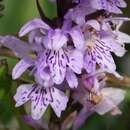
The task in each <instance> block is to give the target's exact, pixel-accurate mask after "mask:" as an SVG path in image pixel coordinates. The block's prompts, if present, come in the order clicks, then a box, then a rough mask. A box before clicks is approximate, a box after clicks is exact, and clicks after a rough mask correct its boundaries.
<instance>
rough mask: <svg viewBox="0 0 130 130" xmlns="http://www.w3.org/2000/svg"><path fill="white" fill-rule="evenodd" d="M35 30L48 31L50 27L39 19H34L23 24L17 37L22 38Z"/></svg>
mask: <svg viewBox="0 0 130 130" xmlns="http://www.w3.org/2000/svg"><path fill="white" fill-rule="evenodd" d="M35 29H45V30H48V29H50V27H49V25H47V24H46V23H45V22H44V21H42V20H41V19H34V20H31V21H29V22H28V23H27V24H25V25H24V26H23V27H22V28H21V30H20V32H19V36H20V37H22V36H24V35H26V34H27V33H29V32H30V31H33V30H35Z"/></svg>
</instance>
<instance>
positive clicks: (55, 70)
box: [48, 49, 67, 84]
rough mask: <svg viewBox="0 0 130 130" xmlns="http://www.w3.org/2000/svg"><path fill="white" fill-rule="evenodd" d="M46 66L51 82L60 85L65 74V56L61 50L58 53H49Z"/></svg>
mask: <svg viewBox="0 0 130 130" xmlns="http://www.w3.org/2000/svg"><path fill="white" fill-rule="evenodd" d="M48 64H49V67H50V73H51V76H52V79H53V81H54V82H55V83H56V84H61V83H62V82H63V80H64V78H65V74H66V64H67V61H66V56H65V53H64V51H63V50H62V49H60V50H59V51H51V54H50V55H49V57H48Z"/></svg>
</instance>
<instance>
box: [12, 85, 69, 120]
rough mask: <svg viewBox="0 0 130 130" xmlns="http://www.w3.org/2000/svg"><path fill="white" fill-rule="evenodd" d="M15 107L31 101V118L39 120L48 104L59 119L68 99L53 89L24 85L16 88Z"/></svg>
mask: <svg viewBox="0 0 130 130" xmlns="http://www.w3.org/2000/svg"><path fill="white" fill-rule="evenodd" d="M14 99H15V101H16V107H19V106H21V105H23V104H24V103H26V102H27V101H29V100H31V101H32V107H31V108H32V118H33V119H35V120H39V119H40V118H41V117H42V115H43V114H44V112H45V111H46V109H47V107H48V105H49V104H50V105H51V106H52V108H53V110H54V111H55V113H56V115H57V116H58V117H60V115H61V112H62V111H63V110H65V108H66V106H67V102H68V97H67V96H65V94H64V93H63V92H62V91H60V90H58V89H56V88H54V87H51V88H50V87H49V88H44V87H42V86H38V85H36V84H24V85H21V86H19V87H18V89H17V92H16V94H15V96H14Z"/></svg>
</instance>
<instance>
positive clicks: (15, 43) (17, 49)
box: [0, 35, 31, 57]
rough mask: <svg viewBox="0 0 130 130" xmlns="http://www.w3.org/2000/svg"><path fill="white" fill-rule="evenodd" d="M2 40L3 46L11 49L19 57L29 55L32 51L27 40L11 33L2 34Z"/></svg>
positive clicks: (0, 39)
mask: <svg viewBox="0 0 130 130" xmlns="http://www.w3.org/2000/svg"><path fill="white" fill-rule="evenodd" d="M0 42H1V44H2V45H3V46H5V47H7V48H9V49H11V50H12V51H13V52H14V53H15V54H16V55H17V56H19V57H24V56H27V55H28V53H29V52H30V51H31V47H30V46H29V45H28V44H27V43H26V42H24V41H22V40H20V39H18V38H16V37H14V36H11V35H7V36H1V37H0Z"/></svg>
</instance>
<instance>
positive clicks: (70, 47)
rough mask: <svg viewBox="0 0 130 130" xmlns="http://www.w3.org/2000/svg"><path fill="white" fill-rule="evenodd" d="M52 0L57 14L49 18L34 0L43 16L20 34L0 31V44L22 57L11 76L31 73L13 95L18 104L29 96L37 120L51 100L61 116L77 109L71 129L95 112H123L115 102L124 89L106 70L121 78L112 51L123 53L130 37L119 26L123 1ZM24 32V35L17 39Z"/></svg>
mask: <svg viewBox="0 0 130 130" xmlns="http://www.w3.org/2000/svg"><path fill="white" fill-rule="evenodd" d="M51 2H55V3H56V4H57V17H56V18H54V19H49V18H47V17H46V16H45V14H44V11H43V10H42V9H41V6H40V4H39V1H38V0H36V3H37V7H38V10H39V13H40V16H41V18H35V19H33V20H31V21H29V22H27V23H26V24H25V25H24V26H23V27H22V28H21V29H20V31H19V38H17V37H15V36H12V35H6V36H0V42H1V44H2V45H3V46H4V47H7V48H9V49H11V50H12V51H13V52H14V53H15V55H16V56H17V57H18V58H20V61H19V62H18V63H17V64H16V66H15V67H14V68H13V71H12V77H13V79H14V80H16V79H18V78H19V77H20V76H21V75H22V74H23V73H24V72H25V71H26V70H28V72H31V75H32V76H33V77H34V82H33V83H32V84H22V85H20V86H19V87H18V89H17V92H16V94H15V96H14V100H15V101H16V107H19V106H21V105H23V104H25V103H26V102H28V101H31V116H32V120H41V118H42V116H43V114H44V113H45V111H46V110H47V108H48V106H49V105H50V106H51V107H52V109H53V111H54V112H55V114H56V116H57V117H60V118H62V117H64V118H66V117H67V114H70V113H71V112H74V111H77V114H75V117H74V121H73V123H72V125H73V129H74V130H76V129H78V128H79V127H80V126H81V125H82V124H83V123H84V121H85V120H86V118H87V117H88V116H90V115H91V114H92V113H94V112H97V113H98V114H100V115H104V114H105V113H107V112H110V113H111V114H112V115H116V114H121V110H120V109H119V108H118V105H119V104H120V103H121V102H122V101H123V99H124V97H125V90H123V89H121V88H114V87H110V86H108V84H107V82H106V80H107V76H106V75H107V74H111V75H113V76H115V77H116V78H117V79H119V80H123V77H122V76H121V75H120V74H119V73H118V72H117V71H116V64H115V62H114V59H113V56H112V54H114V55H116V56H118V57H122V56H124V54H125V53H126V50H125V43H130V36H129V35H128V34H126V33H124V32H121V31H120V27H121V26H122V24H123V23H124V22H127V21H130V19H129V18H127V17H121V16H119V17H118V16H116V15H118V14H122V11H121V8H125V7H126V6H127V4H126V2H125V1H124V0H51ZM23 36H27V37H28V40H27V41H25V40H21V37H23ZM77 103H78V104H81V107H80V111H79V110H77V108H76V107H75V110H71V107H72V106H73V105H74V104H77ZM68 108H69V110H71V112H68V110H67V109H68ZM65 110H66V111H67V112H66V111H65ZM62 111H64V112H62ZM78 111H79V112H78ZM70 127H71V126H70ZM62 128H63V125H62ZM62 128H60V129H62ZM63 129H64V128H63Z"/></svg>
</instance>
